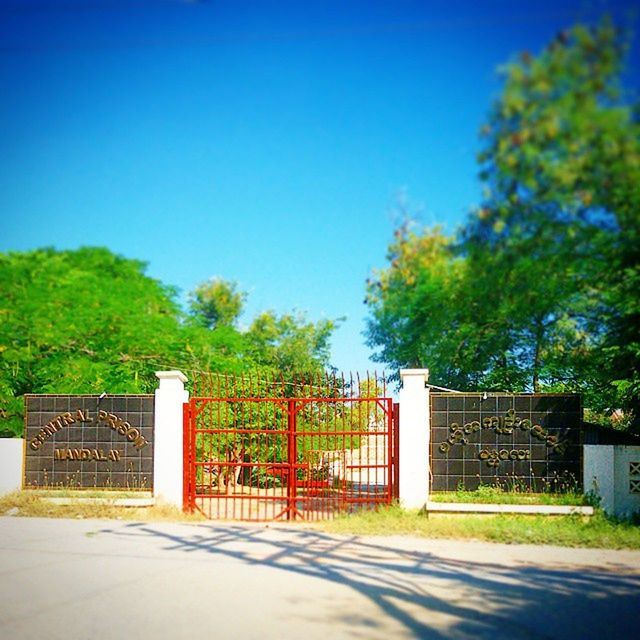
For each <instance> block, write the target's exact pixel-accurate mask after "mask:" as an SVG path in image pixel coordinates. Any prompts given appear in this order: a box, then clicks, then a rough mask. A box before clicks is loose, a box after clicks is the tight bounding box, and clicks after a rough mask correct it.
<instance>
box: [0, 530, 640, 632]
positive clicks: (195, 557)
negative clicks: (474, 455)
mask: <svg viewBox="0 0 640 640" xmlns="http://www.w3.org/2000/svg"><path fill="white" fill-rule="evenodd" d="M639 614H640V552H628V551H590V550H580V549H561V548H556V547H535V546H518V545H493V544H485V543H479V542H459V541H443V540H426V539H420V538H411V537H390V538H366V537H353V536H334V535H327V534H324V533H320V532H317V531H313V530H307V529H301V528H295V527H285V526H278V527H274V526H271V527H264V526H249V525H247V526H245V525H236V524H225V523H206V524H170V523H151V524H149V523H127V522H119V521H99V520H45V519H29V518H16V517H13V518H12V517H0V638H1V639H2V640H5V639H6V640H9V639H11V640H22V639H25V638H37V639H38V640H40V639H43V638H46V639H47V640H57V639H58V638H60V639H63V638H64V639H65V640H76V639H79V638H87V639H88V638H91V639H99V640H102V639H106V638H109V639H111V638H118V639H120V638H122V639H127V640H134V639H136V638H153V639H156V638H189V640H198V639H200V638H202V639H207V640H209V639H226V638H230V639H231V638H232V639H234V640H242V639H244V638H256V639H261V640H263V639H270V638H300V639H301V640H312V639H315V638H321V639H322V640H334V639H338V638H363V639H377V638H385V639H389V638H394V639H395V638H448V639H467V638H469V639H470V638H474V639H475V638H491V639H492V640H499V639H502V638H505V639H507V638H508V639H509V640H520V639H523V638H527V639H530V640H533V639H542V638H562V639H563V640H567V639H572V638H575V639H580V640H583V639H585V638H607V637H615V638H622V639H625V638H634V637H638V629H639V624H640V623H639V622H638V620H639Z"/></svg>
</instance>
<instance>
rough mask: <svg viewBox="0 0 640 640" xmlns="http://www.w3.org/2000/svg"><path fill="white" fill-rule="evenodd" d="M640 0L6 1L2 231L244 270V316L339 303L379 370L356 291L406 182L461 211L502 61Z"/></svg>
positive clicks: (164, 265)
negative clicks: (246, 295) (246, 298)
mask: <svg viewBox="0 0 640 640" xmlns="http://www.w3.org/2000/svg"><path fill="white" fill-rule="evenodd" d="M637 5H638V3H637V2H598V1H582V2H573V1H571V2H568V1H564V2H563V1H558V0H555V1H548V0H531V1H522V0H520V1H515V0H483V1H482V2H478V1H475V2H472V1H469V2H463V1H460V2H456V1H455V0H452V1H446V0H432V1H428V0H423V1H421V2H402V1H398V2H373V1H368V2H308V3H307V2H259V1H257V0H256V1H255V2H243V1H236V2H222V1H220V2H214V1H210V2H207V1H204V0H203V1H200V2H196V1H191V2H189V1H181V0H157V1H153V0H93V1H92V0H86V1H80V0H57V1H54V0H20V1H19V0H15V1H10V0H0V83H1V86H2V87H3V98H2V100H1V101H0V158H1V159H2V160H1V163H2V164H1V171H0V251H10V250H17V251H22V250H28V249H33V248H37V247H42V246H54V247H56V248H59V249H65V248H76V247H79V246H82V245H104V246H107V247H109V248H110V249H111V250H113V251H115V252H117V253H119V254H122V255H124V256H127V257H130V258H138V259H141V260H144V261H146V262H148V265H149V266H148V271H147V273H148V274H149V275H151V276H153V277H155V278H159V279H160V280H162V281H163V282H165V283H167V284H172V285H175V286H177V287H179V288H180V290H181V291H182V292H183V294H185V293H186V292H188V291H189V290H191V289H193V288H194V287H195V286H196V285H197V284H198V283H200V282H202V281H204V280H206V279H208V278H210V277H212V276H216V275H217V276H222V277H224V278H226V279H231V280H236V281H237V282H238V283H239V285H240V287H241V288H242V289H244V290H246V291H247V292H248V293H249V301H248V305H247V311H246V313H245V316H244V318H243V321H244V322H245V323H248V322H249V321H250V319H251V317H252V316H253V315H255V313H257V312H259V311H261V310H265V309H274V310H276V311H278V312H281V313H282V312H287V311H291V310H293V309H298V310H303V311H306V312H307V313H308V317H309V318H310V319H314V320H315V319H319V318H321V317H329V318H336V317H338V316H347V320H346V321H345V322H344V323H343V325H342V327H341V328H340V329H339V330H338V331H337V333H336V334H335V337H334V341H333V361H334V364H335V365H336V366H338V367H339V368H340V369H343V370H347V371H348V370H353V371H356V370H357V371H364V370H366V369H367V368H370V369H373V368H377V369H378V370H380V369H381V368H382V366H381V365H380V364H372V363H371V362H369V360H368V357H369V355H370V353H369V350H368V348H367V347H366V346H365V345H364V338H363V336H362V332H363V330H364V326H365V325H364V318H365V316H366V308H365V306H364V305H363V304H362V301H363V298H364V292H365V280H366V278H367V277H368V275H369V274H370V272H371V270H372V269H374V268H381V267H384V266H385V253H386V247H387V245H388V243H389V241H390V240H391V236H392V232H393V227H394V223H395V222H397V219H396V218H394V215H393V213H392V209H393V205H394V202H395V201H396V200H397V197H398V194H400V193H405V194H407V197H408V199H409V200H410V201H411V202H412V203H413V204H414V206H415V207H419V208H420V209H421V210H422V221H423V222H424V223H427V224H433V223H440V224H443V225H444V226H445V227H446V228H447V229H449V230H453V229H454V228H455V227H456V225H458V224H459V223H460V222H462V220H463V219H464V216H465V214H466V212H467V211H468V210H469V208H470V207H471V206H473V205H474V203H477V202H478V201H479V198H480V193H481V187H480V183H479V182H478V180H477V178H476V171H477V168H476V164H475V153H476V152H477V150H478V137H477V132H478V130H479V128H480V126H481V124H482V122H483V120H484V118H485V117H486V114H487V111H488V109H489V106H490V104H491V100H492V99H493V98H495V97H496V96H497V95H498V93H499V90H500V83H499V78H498V76H497V74H496V68H497V66H498V65H500V64H502V63H504V62H506V61H507V60H508V59H509V58H510V57H511V56H512V55H514V54H516V53H517V52H519V51H522V50H525V49H526V50H529V51H531V52H534V53H535V52H538V51H540V49H541V48H542V47H543V46H544V45H545V44H546V43H547V42H548V41H549V40H550V39H551V38H553V37H554V36H555V35H556V34H557V32H558V31H559V30H560V29H562V28H564V27H566V26H569V25H570V24H572V23H573V22H575V21H576V20H580V19H582V20H588V21H594V20H595V19H596V18H597V16H599V15H600V14H601V13H602V12H603V11H605V10H609V12H610V13H612V14H613V15H614V16H615V17H617V18H619V19H621V20H623V21H624V23H625V24H627V25H631V26H635V28H636V30H637V26H638V14H637V12H636V13H635V17H634V18H629V15H628V14H629V9H633V8H634V7H637ZM638 61H639V57H638V42H637V40H636V43H635V46H634V49H633V51H632V60H631V61H630V63H631V64H632V69H633V70H634V72H633V73H632V74H631V77H632V79H633V80H634V81H635V80H637V77H638V76H637V72H638V68H639V67H640V65H639V64H638ZM424 364H425V366H428V364H429V363H424Z"/></svg>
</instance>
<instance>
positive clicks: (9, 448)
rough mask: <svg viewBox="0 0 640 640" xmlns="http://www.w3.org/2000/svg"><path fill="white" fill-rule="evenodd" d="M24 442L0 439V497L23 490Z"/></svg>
mask: <svg viewBox="0 0 640 640" xmlns="http://www.w3.org/2000/svg"><path fill="white" fill-rule="evenodd" d="M23 461H24V440H23V439H22V438H0V496H1V495H4V494H5V493H11V492H12V491H17V490H18V489H22V474H23V468H22V464H23Z"/></svg>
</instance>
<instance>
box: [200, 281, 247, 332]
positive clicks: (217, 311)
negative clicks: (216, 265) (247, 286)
mask: <svg viewBox="0 0 640 640" xmlns="http://www.w3.org/2000/svg"><path fill="white" fill-rule="evenodd" d="M246 298H247V296H246V294H245V293H244V292H242V291H238V285H237V283H236V282H228V281H226V280H223V279H222V278H212V279H211V280H209V281H208V282H203V283H202V284H200V285H198V286H197V287H196V289H195V291H193V292H192V293H191V294H190V295H189V309H190V311H191V314H192V316H193V317H194V318H195V319H196V321H197V322H199V323H200V324H202V325H203V326H205V327H207V328H208V329H214V328H216V327H221V326H227V327H230V326H232V325H233V324H234V323H235V322H236V320H237V319H238V317H239V316H240V314H241V313H242V308H243V306H244V303H245V300H246Z"/></svg>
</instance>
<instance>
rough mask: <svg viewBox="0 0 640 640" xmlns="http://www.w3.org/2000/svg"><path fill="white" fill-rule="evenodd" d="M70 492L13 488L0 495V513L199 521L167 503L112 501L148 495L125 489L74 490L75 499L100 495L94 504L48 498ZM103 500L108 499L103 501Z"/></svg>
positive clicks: (33, 516)
mask: <svg viewBox="0 0 640 640" xmlns="http://www.w3.org/2000/svg"><path fill="white" fill-rule="evenodd" d="M68 494H69V491H66V492H65V491H64V490H61V491H31V490H30V491H16V492H14V493H10V494H7V495H4V496H1V497H0V515H15V516H24V517H28V518H99V519H112V520H135V521H145V522H152V521H154V522H157V521H170V522H199V521H203V520H204V517H203V516H202V515H200V514H197V513H195V514H185V513H183V512H182V511H181V510H180V509H177V508H176V507H173V506H171V505H167V504H156V505H154V506H152V507H119V506H115V504H113V503H112V501H115V500H118V499H121V498H147V497H150V494H148V493H146V494H145V493H143V492H139V491H136V492H132V491H129V492H126V491H119V492H114V491H102V492H100V491H86V492H85V491H83V492H76V493H75V494H72V495H74V496H75V497H78V498H99V499H100V501H96V503H93V504H91V503H89V504H86V503H76V504H69V505H58V504H53V503H51V502H49V501H48V500H47V498H60V497H69V495H68ZM105 500H106V501H107V502H105Z"/></svg>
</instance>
